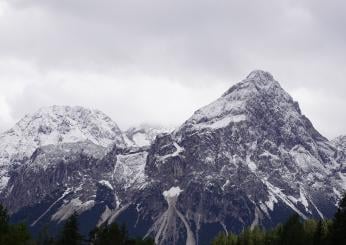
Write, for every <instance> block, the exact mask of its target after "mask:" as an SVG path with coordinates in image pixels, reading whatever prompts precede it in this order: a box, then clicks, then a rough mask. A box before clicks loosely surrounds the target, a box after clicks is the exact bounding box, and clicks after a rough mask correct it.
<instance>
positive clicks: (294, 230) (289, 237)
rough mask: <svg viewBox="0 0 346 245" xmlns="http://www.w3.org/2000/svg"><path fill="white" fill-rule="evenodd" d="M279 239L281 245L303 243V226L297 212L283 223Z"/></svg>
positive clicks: (301, 244)
mask: <svg viewBox="0 0 346 245" xmlns="http://www.w3.org/2000/svg"><path fill="white" fill-rule="evenodd" d="M280 240H281V243H280V244H282V245H286V244H287V245H303V244H304V227H303V224H302V223H301V220H300V217H299V215H298V214H294V215H292V216H291V217H290V218H289V219H288V221H287V222H286V223H285V224H284V225H283V229H282V234H281V239H280Z"/></svg>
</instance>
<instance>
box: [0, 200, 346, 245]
mask: <svg viewBox="0 0 346 245" xmlns="http://www.w3.org/2000/svg"><path fill="white" fill-rule="evenodd" d="M0 244H1V245H84V244H90V245H153V244H154V241H153V240H151V239H142V238H139V239H133V238H130V237H129V235H128V232H127V229H126V227H125V226H124V225H123V226H119V225H118V224H116V223H113V224H110V225H107V224H105V225H101V226H100V227H96V228H95V229H93V230H92V231H91V232H90V233H89V236H88V237H87V238H86V237H83V236H82V235H81V233H80V232H79V228H78V216H77V214H73V215H72V216H71V217H70V218H68V219H67V220H66V222H65V223H64V225H63V227H62V229H61V230H60V232H59V234H58V235H57V236H55V237H53V236H51V235H50V234H49V231H48V227H45V228H43V229H42V231H41V232H40V233H39V235H38V237H37V238H36V239H33V238H32V236H31V235H30V233H29V231H28V228H27V226H26V225H25V224H10V222H9V215H8V213H7V210H6V209H5V208H4V207H3V206H2V205H1V204H0ZM212 245H346V194H345V195H344V196H343V198H342V199H341V200H340V202H339V206H338V209H337V211H336V213H335V215H334V217H333V219H331V220H318V221H317V220H313V219H309V220H302V219H301V218H300V216H299V215H298V214H294V215H293V216H291V217H290V218H289V219H288V220H287V221H286V222H285V223H284V224H279V225H278V226H276V227H275V228H273V229H269V230H264V229H262V228H260V227H259V226H257V227H255V228H253V229H250V228H247V229H245V230H243V231H242V232H241V233H240V234H234V233H229V234H224V233H221V234H219V235H218V236H217V237H216V238H215V239H214V240H213V242H212Z"/></svg>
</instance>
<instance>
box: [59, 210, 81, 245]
mask: <svg viewBox="0 0 346 245" xmlns="http://www.w3.org/2000/svg"><path fill="white" fill-rule="evenodd" d="M57 244H58V245H81V244H82V236H81V234H80V233H79V230H78V216H77V214H76V213H74V214H73V215H71V217H70V218H68V219H67V221H66V222H65V224H64V226H63V228H62V231H61V234H60V236H59V240H58V242H57Z"/></svg>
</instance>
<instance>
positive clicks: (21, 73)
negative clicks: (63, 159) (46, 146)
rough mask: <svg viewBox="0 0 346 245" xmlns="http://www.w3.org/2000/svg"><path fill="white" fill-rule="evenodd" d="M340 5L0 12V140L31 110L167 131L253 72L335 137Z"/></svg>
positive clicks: (102, 4)
mask: <svg viewBox="0 0 346 245" xmlns="http://www.w3.org/2000/svg"><path fill="white" fill-rule="evenodd" d="M345 13H346V1H345V0H330V1H326V0H292V1H290V0H270V1H267V0H258V1H256V0H239V1H232V0H210V1H205V0H145V1H143V0H124V1H117V0H0V130H5V129H8V128H10V127H11V126H13V124H14V123H15V122H16V121H18V120H19V119H20V118H21V117H23V116H24V115H25V114H26V113H30V112H34V111H35V110H37V109H38V108H39V107H42V106H48V105H53V104H58V105H64V104H65V105H66V104H67V105H81V106H86V107H90V108H98V109H100V110H102V111H104V112H105V113H106V114H108V115H109V116H111V117H112V118H113V119H114V120H115V121H116V122H117V123H118V124H119V126H120V127H121V128H123V129H125V128H127V127H129V126H132V125H136V124H140V123H143V122H146V123H155V124H164V125H170V126H172V125H178V124H180V123H182V122H183V121H184V120H186V119H187V118H188V117H189V116H190V115H191V114H192V113H193V112H194V111H195V110H196V109H198V108H199V107H201V106H203V105H205V104H208V103H210V102H211V101H213V100H214V99H216V98H218V97H219V96H220V95H221V94H222V93H223V92H224V91H225V90H227V89H228V88H229V87H230V86H232V85H233V84H235V83H236V82H238V81H240V80H242V79H243V78H244V77H245V76H246V75H247V74H248V73H249V72H250V71H252V70H254V69H263V70H266V71H269V72H271V73H272V74H273V75H274V77H275V78H276V80H278V81H279V82H280V83H281V85H282V86H283V87H284V88H285V89H286V90H287V91H288V92H289V93H290V94H291V95H292V96H293V97H294V99H296V100H297V101H299V103H300V105H301V108H302V111H303V113H304V114H305V115H307V116H308V117H309V118H310V119H311V121H312V122H313V124H314V125H315V127H316V128H317V129H318V130H319V131H320V132H321V133H322V134H324V135H325V136H327V137H329V138H333V137H335V136H337V135H340V134H346V79H345V77H346V31H345V28H346V14H345Z"/></svg>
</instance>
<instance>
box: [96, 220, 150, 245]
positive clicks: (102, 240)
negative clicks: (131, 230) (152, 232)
mask: <svg viewBox="0 0 346 245" xmlns="http://www.w3.org/2000/svg"><path fill="white" fill-rule="evenodd" d="M90 244H92V245H113V244H117V245H152V244H154V242H153V241H152V240H150V239H145V240H142V239H136V240H133V239H129V237H128V232H127V229H126V227H125V226H124V225H123V226H121V227H119V226H118V225H117V224H116V223H113V224H111V225H102V226H101V227H97V228H95V229H94V230H92V231H91V232H90Z"/></svg>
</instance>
